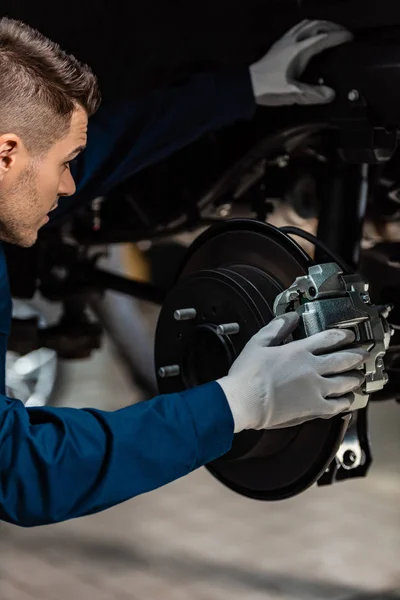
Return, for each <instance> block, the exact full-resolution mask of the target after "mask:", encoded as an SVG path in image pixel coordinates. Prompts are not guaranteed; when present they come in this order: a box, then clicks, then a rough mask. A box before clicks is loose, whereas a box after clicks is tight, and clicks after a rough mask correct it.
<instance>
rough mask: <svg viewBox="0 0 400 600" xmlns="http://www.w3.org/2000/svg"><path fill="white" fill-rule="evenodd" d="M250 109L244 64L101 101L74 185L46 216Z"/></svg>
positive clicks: (70, 206) (104, 189)
mask: <svg viewBox="0 0 400 600" xmlns="http://www.w3.org/2000/svg"><path fill="white" fill-rule="evenodd" d="M254 113H255V101H254V95H253V90H252V86H251V81H250V76H249V71H248V69H246V68H237V69H233V70H230V71H220V72H214V73H204V74H200V75H196V76H193V77H192V78H191V79H190V80H189V81H187V82H186V83H185V84H182V85H180V86H175V87H170V88H168V89H165V90H157V91H155V92H152V93H149V94H146V95H144V96H142V97H140V98H137V99H135V100H127V99H121V100H120V101H119V102H115V103H113V104H107V105H104V106H102V107H101V108H100V110H99V111H98V112H97V113H96V114H95V115H94V116H93V117H92V118H91V119H90V121H89V130H88V144H87V148H86V150H85V152H84V153H83V154H82V156H81V157H80V158H79V160H78V162H77V164H76V165H75V166H74V168H73V175H74V179H75V181H76V185H77V191H76V193H75V194H74V196H72V197H71V198H64V199H62V201H61V202H60V205H59V207H58V209H57V211H55V212H54V213H52V215H51V218H52V221H55V220H56V219H57V218H58V217H60V216H61V215H63V214H64V213H66V212H69V211H71V210H73V208H74V207H78V206H81V205H82V204H84V203H85V202H87V201H90V200H92V199H93V198H96V197H98V196H103V195H105V194H107V193H108V192H109V191H110V190H112V189H113V188H114V187H115V186H116V185H118V184H120V183H122V182H123V181H125V180H126V179H128V178H129V177H131V176H132V175H134V174H135V173H136V172H138V171H140V170H142V169H144V168H145V167H148V166H150V165H152V164H155V163H156V162H158V161H160V160H161V159H163V158H165V157H167V156H169V155H171V154H173V153H174V152H175V151H177V150H179V149H180V148H183V147H184V146H186V145H187V144H189V143H190V142H193V141H194V140H196V139H198V138H199V137H201V136H202V135H203V134H205V133H207V132H209V131H215V130H217V129H220V128H221V127H224V126H226V125H229V124H231V123H234V122H235V121H238V120H241V119H250V118H251V117H252V116H253V115H254Z"/></svg>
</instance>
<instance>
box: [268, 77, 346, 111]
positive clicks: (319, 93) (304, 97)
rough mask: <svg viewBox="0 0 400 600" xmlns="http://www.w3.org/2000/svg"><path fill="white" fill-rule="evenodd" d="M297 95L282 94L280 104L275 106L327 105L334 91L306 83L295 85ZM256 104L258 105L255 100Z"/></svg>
mask: <svg viewBox="0 0 400 600" xmlns="http://www.w3.org/2000/svg"><path fill="white" fill-rule="evenodd" d="M295 85H296V88H297V93H292V94H288V95H287V96H286V94H282V95H281V97H280V102H276V105H281V106H282V105H289V104H299V105H301V106H302V105H312V104H329V103H330V102H332V101H333V100H334V99H335V96H336V93H335V90H333V89H332V88H330V87H328V86H326V85H308V84H307V83H298V82H296V83H295ZM257 104H260V102H259V99H258V98H257Z"/></svg>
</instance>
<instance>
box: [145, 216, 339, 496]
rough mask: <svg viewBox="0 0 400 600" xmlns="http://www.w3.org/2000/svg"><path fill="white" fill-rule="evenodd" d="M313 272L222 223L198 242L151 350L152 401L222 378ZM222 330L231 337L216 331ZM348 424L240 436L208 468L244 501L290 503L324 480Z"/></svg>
mask: <svg viewBox="0 0 400 600" xmlns="http://www.w3.org/2000/svg"><path fill="white" fill-rule="evenodd" d="M311 264H312V261H311V259H310V258H309V256H308V255H307V254H305V252H304V251H303V250H302V249H301V248H300V247H299V246H298V245H297V244H296V243H295V242H294V241H293V240H292V239H291V238H289V237H288V236H286V235H285V234H283V233H282V232H280V231H279V230H278V229H276V228H275V227H272V226H270V225H267V224H264V223H261V222H257V221H253V220H247V219H238V220H231V221H225V222H224V223H223V224H221V225H217V226H215V227H212V228H210V229H209V230H207V231H206V232H205V233H204V234H203V235H201V236H200V237H199V238H198V239H197V240H196V241H195V242H194V244H193V245H192V246H191V248H190V249H189V251H188V254H187V257H186V259H185V263H184V265H183V267H182V269H181V271H180V274H179V276H178V279H177V282H176V285H175V286H174V287H173V289H172V290H171V291H170V293H169V294H168V296H167V298H166V300H165V302H164V305H163V307H162V310H161V313H160V317H159V321H158V325H157V332H156V344H155V362H156V369H157V373H158V385H159V389H160V393H163V394H168V393H173V392H179V391H182V390H184V389H188V388H190V387H193V386H196V385H201V384H204V383H207V382H209V381H213V380H215V379H218V378H220V377H223V376H224V375H226V374H227V373H228V371H229V368H230V365H231V364H232V363H233V361H234V360H235V358H236V357H237V356H238V355H239V354H240V352H241V350H242V349H243V347H244V346H245V344H246V343H247V342H248V340H249V339H250V338H251V337H252V336H253V335H254V334H255V333H256V332H257V331H258V330H259V329H260V328H261V327H263V326H264V325H266V324H267V323H268V322H269V321H270V320H271V319H272V318H273V311H272V307H273V303H274V300H275V298H276V296H277V295H278V294H279V293H280V292H282V291H283V290H285V289H286V288H288V287H289V286H290V285H291V284H292V283H293V281H294V280H295V279H296V277H299V276H301V275H304V274H306V273H307V271H308V267H309V266H310V265H311ZM184 309H192V310H189V311H187V310H186V311H185V310H184ZM176 311H180V312H176ZM224 324H226V325H227V324H230V325H231V327H225V328H222V329H221V325H224ZM235 324H238V325H239V327H237V326H236V325H235ZM218 327H220V328H218ZM229 332H231V333H229ZM293 402H296V398H293ZM347 424H348V419H347V418H343V417H336V418H334V419H332V420H319V419H318V420H314V421H311V422H309V423H305V424H303V425H300V426H297V427H290V428H286V429H280V430H273V431H252V430H249V431H244V432H242V433H239V434H237V435H235V436H234V441H233V444H232V448H231V450H230V451H229V452H228V454H226V455H225V456H223V457H221V458H219V459H218V460H215V461H213V462H212V463H210V464H208V465H207V468H208V469H209V471H210V472H211V473H212V474H213V475H214V476H215V477H217V478H218V479H219V480H220V481H221V482H222V483H224V484H225V485H226V486H227V487H229V488H231V489H233V490H235V491H236V492H238V493H240V494H242V495H244V496H248V497H252V498H257V499H261V500H280V499H283V498H289V497H291V496H294V495H296V494H298V493H300V492H303V491H304V490H305V489H307V488H308V487H309V486H311V485H312V484H313V483H315V482H316V481H317V480H318V479H319V477H320V476H321V475H322V474H323V473H324V472H325V470H326V469H327V468H328V466H329V464H330V463H331V461H332V459H333V458H334V456H335V454H336V452H337V449H338V447H339V445H340V443H341V441H342V439H343V436H344V433H345V431H346V428H347Z"/></svg>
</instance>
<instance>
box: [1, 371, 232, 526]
mask: <svg viewBox="0 0 400 600" xmlns="http://www.w3.org/2000/svg"><path fill="white" fill-rule="evenodd" d="M233 427H234V426H233V418H232V414H231V411H230V409H229V405H228V403H227V401H226V398H225V395H224V393H223V391H222V389H221V388H220V386H219V385H218V384H217V383H215V382H213V383H210V384H207V385H204V386H201V387H198V388H194V389H193V390H189V391H185V392H183V393H180V394H171V395H164V396H157V397H156V398H153V399H152V400H148V401H146V402H142V403H140V404H136V405H133V406H129V407H127V408H123V409H121V410H118V411H115V412H105V411H100V410H95V409H72V408H42V407H41V408H30V409H26V408H25V407H24V405H23V404H22V403H21V402H20V401H18V400H10V399H8V398H5V397H4V396H1V397H0V518H1V519H2V520H4V521H8V522H11V523H15V524H17V525H20V526H24V527H32V526H35V525H45V524H49V523H55V522H59V521H64V520H67V519H71V518H75V517H80V516H84V515H87V514H91V513H95V512H98V511H101V510H104V509H106V508H108V507H111V506H114V505H116V504H119V503H120V502H123V501H125V500H127V499H129V498H132V497H134V496H136V495H138V494H142V493H144V492H148V491H150V490H153V489H155V488H158V487H160V486H162V485H164V484H167V483H169V482H171V481H173V480H175V479H178V478H179V477H182V476H183V475H186V474H188V473H189V472H191V471H193V470H194V469H196V468H198V467H200V466H202V465H204V464H206V463H208V462H210V461H212V460H213V459H215V458H217V457H219V456H221V455H223V454H224V453H225V452H227V451H228V450H229V449H230V447H231V443H232V439H233Z"/></svg>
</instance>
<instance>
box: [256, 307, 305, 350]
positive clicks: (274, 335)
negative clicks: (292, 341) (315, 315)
mask: <svg viewBox="0 0 400 600" xmlns="http://www.w3.org/2000/svg"><path fill="white" fill-rule="evenodd" d="M299 320H300V316H299V315H298V313H296V312H289V313H286V314H284V315H280V316H279V317H275V319H273V320H272V321H271V322H270V323H268V325H267V326H266V327H263V328H262V329H261V330H260V331H259V332H258V333H256V334H255V335H254V336H253V338H252V339H251V340H250V341H251V343H252V344H256V345H257V346H264V347H265V346H279V344H281V343H282V342H284V341H285V340H286V339H287V338H288V337H289V335H290V334H291V333H293V331H294V330H295V329H296V327H297V325H298V324H299Z"/></svg>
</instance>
